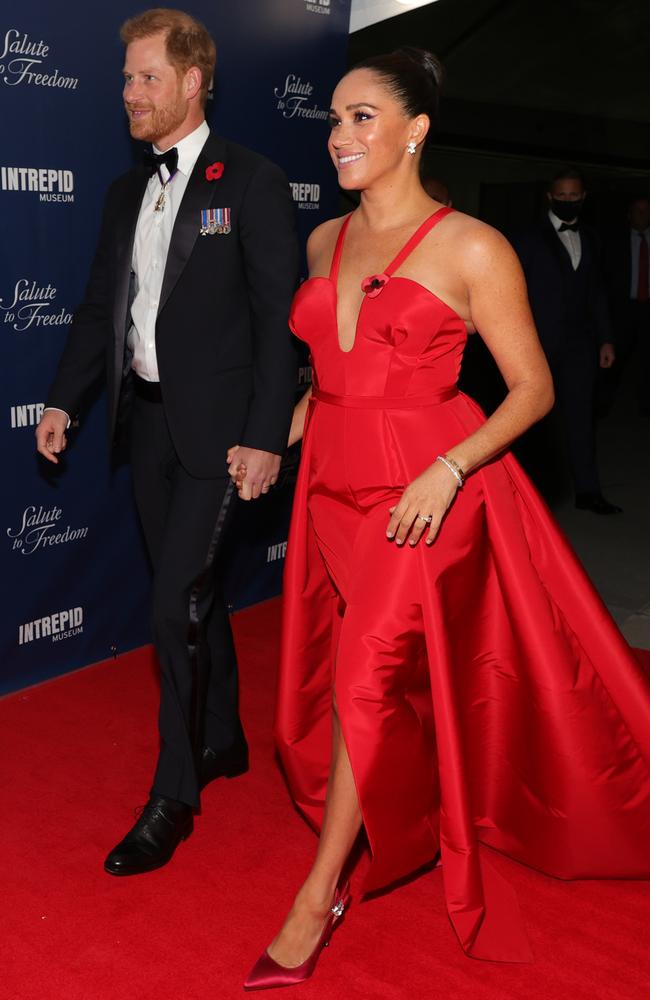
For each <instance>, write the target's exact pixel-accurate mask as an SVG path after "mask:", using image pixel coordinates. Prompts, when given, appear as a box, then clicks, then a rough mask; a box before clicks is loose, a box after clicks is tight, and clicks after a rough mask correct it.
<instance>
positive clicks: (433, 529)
mask: <svg viewBox="0 0 650 1000" xmlns="http://www.w3.org/2000/svg"><path fill="white" fill-rule="evenodd" d="M457 490H458V482H457V480H456V478H455V477H454V475H453V473H452V472H450V471H449V469H448V468H447V467H446V466H445V465H444V464H443V463H442V462H434V463H433V465H430V466H429V468H428V469H425V471H424V472H423V473H422V474H421V475H419V476H418V477H417V479H414V480H413V482H412V483H410V485H409V486H407V487H406V489H405V490H404V492H403V493H402V496H401V498H400V501H399V503H397V504H396V505H395V506H394V507H391V508H390V511H389V513H390V514H391V515H392V516H391V519H390V521H389V522H388V528H387V529H386V535H387V537H388V538H391V539H392V538H394V539H395V542H396V543H397V545H403V544H404V542H405V541H406V539H407V537H408V536H409V533H410V537H409V545H411V546H414V545H417V543H418V542H419V540H420V538H421V537H422V534H423V533H424V531H425V530H426V529H427V528H428V531H427V537H426V543H427V545H432V544H433V541H434V539H435V537H436V535H437V534H438V531H439V529H440V525H441V523H442V519H443V517H444V516H445V514H446V513H447V511H448V510H449V508H450V506H451V504H452V502H453V500H454V497H455V496H456V492H457Z"/></svg>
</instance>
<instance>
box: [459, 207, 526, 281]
mask: <svg viewBox="0 0 650 1000" xmlns="http://www.w3.org/2000/svg"><path fill="white" fill-rule="evenodd" d="M447 222H448V237H449V241H450V244H451V247H452V248H453V250H454V251H455V252H456V251H457V252H458V256H459V258H460V259H462V260H463V261H464V263H465V264H466V265H467V266H469V267H472V268H476V267H480V266H490V265H492V266H495V265H496V266H499V265H500V264H504V263H508V262H510V263H515V262H516V260H517V257H516V254H515V252H514V250H513V249H512V247H511V245H510V243H509V242H508V240H507V239H506V237H505V236H504V235H503V233H501V232H499V230H498V229H495V228H494V226H490V225H488V224H487V222H482V221H481V220H480V219H476V218H474V216H472V215H466V214H465V213H464V212H454V213H453V214H452V215H450V216H449V217H448V220H447Z"/></svg>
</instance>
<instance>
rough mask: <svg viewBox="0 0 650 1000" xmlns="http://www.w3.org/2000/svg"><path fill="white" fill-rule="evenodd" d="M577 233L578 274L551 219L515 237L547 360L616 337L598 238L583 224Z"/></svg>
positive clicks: (514, 241)
mask: <svg viewBox="0 0 650 1000" xmlns="http://www.w3.org/2000/svg"><path fill="white" fill-rule="evenodd" d="M579 232H580V243H581V259H580V264H579V266H578V268H577V270H576V271H574V270H573V266H572V264H571V258H570V257H569V254H568V252H567V250H566V249H565V247H564V245H563V243H562V242H561V240H560V238H559V237H558V235H557V233H556V231H555V229H554V227H553V223H552V222H551V220H550V219H549V218H548V216H546V217H545V218H544V219H543V220H542V221H541V222H540V223H539V224H537V225H536V226H534V227H531V228H530V229H527V230H524V231H523V232H520V233H518V234H515V235H514V236H513V239H512V243H513V245H514V248H515V250H516V251H517V253H518V255H519V259H520V261H521V264H522V267H523V269H524V274H525V275H526V283H527V285H528V298H529V300H530V306H531V309H532V312H533V317H534V319H535V325H536V326H537V332H538V333H539V339H540V340H541V342H542V347H543V348H544V350H545V352H546V355H547V357H548V358H549V360H555V359H559V357H560V356H561V355H562V353H563V351H564V350H565V348H566V347H567V345H569V344H571V343H572V342H573V343H575V342H576V341H588V342H592V343H593V344H594V345H596V344H603V343H605V342H607V341H611V339H612V334H611V327H610V321H609V313H608V308H607V296H606V292H605V285H604V279H603V275H602V269H601V255H600V244H599V240H598V237H597V235H596V233H595V232H594V230H592V229H590V228H589V227H588V226H582V225H581V226H580V230H579Z"/></svg>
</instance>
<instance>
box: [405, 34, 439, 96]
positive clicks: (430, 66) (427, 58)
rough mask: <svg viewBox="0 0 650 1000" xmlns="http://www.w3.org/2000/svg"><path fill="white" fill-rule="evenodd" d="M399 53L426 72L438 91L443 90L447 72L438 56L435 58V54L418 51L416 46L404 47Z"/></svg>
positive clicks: (422, 50)
mask: <svg viewBox="0 0 650 1000" xmlns="http://www.w3.org/2000/svg"><path fill="white" fill-rule="evenodd" d="M397 51H398V52H402V53H403V54H404V55H405V56H407V57H408V58H409V59H411V60H412V62H414V63H416V64H417V65H418V66H419V67H420V69H422V70H424V72H425V73H426V74H427V76H429V77H431V80H432V82H433V83H434V84H435V86H436V89H437V90H440V89H441V88H442V85H443V83H444V79H445V71H444V68H443V65H442V63H441V62H440V60H439V59H438V57H437V56H434V54H433V52H428V51H427V50H426V49H418V48H416V47H415V46H414V45H402V46H401V47H400V48H399V49H397Z"/></svg>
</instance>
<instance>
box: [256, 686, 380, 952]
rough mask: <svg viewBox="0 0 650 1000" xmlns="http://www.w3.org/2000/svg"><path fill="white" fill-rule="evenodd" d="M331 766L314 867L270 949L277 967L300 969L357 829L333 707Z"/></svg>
mask: <svg viewBox="0 0 650 1000" xmlns="http://www.w3.org/2000/svg"><path fill="white" fill-rule="evenodd" d="M332 725H333V732H332V763H331V767H330V775H329V782H328V787H327V799H326V802H325V816H324V819H323V828H322V830H321V835H320V841H319V844H318V851H317V853H316V860H315V861H314V864H313V867H312V869H311V871H310V873H309V875H308V876H307V879H306V881H305V882H304V884H303V886H302V888H301V889H300V890H299V892H298V895H297V896H296V899H295V902H294V904H293V906H292V908H291V910H290V912H289V915H288V917H287V919H286V920H285V922H284V925H283V927H282V930H281V931H280V933H279V934H278V936H277V937H276V938H275V940H274V941H273V942H272V944H271V945H270V946H269V949H268V951H269V954H270V955H271V958H273V959H275V961H276V962H279V963H280V965H285V966H289V967H290V966H296V965H301V964H302V962H304V961H305V959H306V958H308V956H309V955H310V954H311V952H312V951H313V950H314V948H315V946H316V944H317V942H318V939H319V937H320V935H321V932H322V930H323V924H324V922H325V919H326V917H327V914H328V912H329V909H330V907H331V905H332V901H333V899H334V892H335V889H336V887H337V885H338V882H339V878H340V876H341V871H342V869H343V866H344V864H345V862H346V860H347V858H348V855H349V853H350V851H351V849H352V846H353V844H354V842H355V840H356V838H357V835H358V833H359V830H360V829H361V824H362V820H361V810H360V808H359V800H358V797H357V790H356V788H355V784H354V777H353V775H352V768H351V766H350V759H349V757H348V752H347V748H346V746H345V741H344V739H343V734H342V732H341V725H340V722H339V718H338V714H337V711H336V704H334V706H333V722H332Z"/></svg>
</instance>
